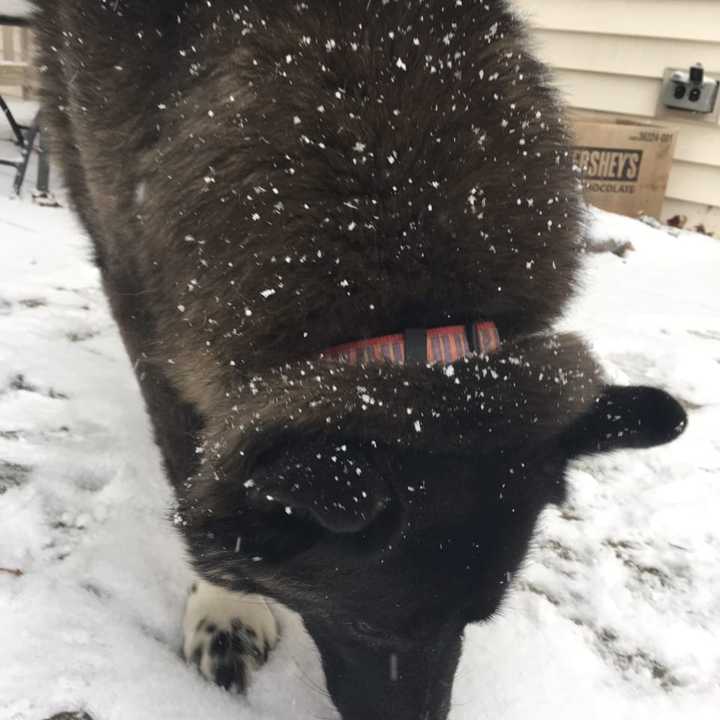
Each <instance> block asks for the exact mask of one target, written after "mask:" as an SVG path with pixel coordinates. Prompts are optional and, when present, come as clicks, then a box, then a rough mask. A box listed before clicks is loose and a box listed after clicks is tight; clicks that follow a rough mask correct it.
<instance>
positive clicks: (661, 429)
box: [36, 0, 686, 720]
mask: <svg viewBox="0 0 720 720" xmlns="http://www.w3.org/2000/svg"><path fill="white" fill-rule="evenodd" d="M36 4H37V14H36V28H37V35H38V43H39V47H40V49H39V63H40V68H41V79H42V101H43V114H44V115H43V117H44V120H43V124H44V130H45V131H46V133H47V135H48V136H49V138H50V140H51V145H52V148H53V149H54V151H55V153H56V155H57V157H58V158H59V160H60V161H61V163H62V165H63V168H64V173H65V178H66V182H67V185H68V187H69V190H70V195H71V198H72V201H73V203H74V206H75V209H76V211H77V213H78V215H79V216H80V218H81V220H82V222H83V224H84V225H85V227H86V228H87V231H88V233H89V235H90V237H91V239H92V243H93V247H94V253H95V259H96V262H97V265H98V267H99V268H100V271H101V274H102V281H103V285H104V289H105V292H106V294H107V297H108V299H109V301H110V305H111V308H112V311H113V314H114V317H115V319H116V321H117V324H118V326H119V328H120V331H121V333H122V336H123V339H124V342H125V345H126V347H127V351H128V354H129V356H130V358H131V360H132V362H133V363H134V366H135V369H136V372H137V377H138V381H139V384H140V387H141V388H142V392H143V395H144V398H145V402H146V405H147V409H148V412H149V414H150V417H151V418H152V421H153V425H154V431H155V435H156V439H157V444H158V445H159V447H160V450H161V451H162V455H163V458H164V463H165V468H166V470H167V475H168V477H169V478H170V480H171V482H172V483H173V485H174V487H175V490H176V495H177V502H178V508H177V514H176V520H177V524H178V527H179V528H180V529H181V531H182V533H183V534H184V536H185V538H186V540H187V545H188V548H189V550H190V553H191V556H192V558H193V561H194V564H195V567H196V569H197V571H198V573H199V575H200V577H201V580H199V581H198V582H197V583H196V584H195V585H194V586H193V588H192V591H191V592H190V595H189V600H188V605H187V611H186V616H185V621H184V631H185V643H184V654H185V656H186V658H187V659H188V660H189V661H191V662H193V663H194V664H196V665H197V666H198V667H199V669H200V671H201V672H202V673H203V675H205V676H207V677H208V678H210V679H211V680H213V681H215V682H217V683H219V684H220V685H222V686H224V687H227V688H236V689H238V690H243V689H244V688H245V687H246V685H247V683H248V681H249V679H250V675H251V673H252V672H253V671H255V670H257V669H258V668H259V667H261V666H262V665H263V664H264V662H265V660H266V659H267V657H268V653H270V652H271V651H272V649H273V648H274V647H275V645H276V643H277V642H278V639H279V637H280V630H279V628H278V625H277V621H276V620H275V618H274V616H273V614H272V612H271V610H270V603H272V602H279V603H282V604H284V605H286V606H288V607H289V608H291V609H293V610H295V611H297V612H298V613H299V614H300V615H301V616H302V618H303V621H304V623H305V625H306V627H307V630H308V631H309V633H310V635H311V636H312V638H313V639H314V641H315V643H316V644H317V647H318V648H319V651H320V655H321V659H322V663H323V668H324V671H325V675H326V679H327V687H328V690H329V692H330V695H331V697H332V700H333V701H334V703H335V705H336V706H337V708H338V710H339V712H340V713H341V715H342V717H343V718H344V720H367V719H368V718H375V719H377V720H383V719H384V718H393V720H417V719H418V718H422V719H427V720H444V718H446V716H447V714H448V711H449V707H450V698H451V691H452V685H453V676H454V673H455V669H456V666H457V662H458V658H459V656H460V652H461V647H462V636H463V631H464V628H465V626H466V625H467V624H468V623H473V622H479V621H482V620H484V619H486V618H488V617H490V616H491V615H492V614H493V613H494V612H495V611H496V610H497V608H498V607H499V605H500V603H501V601H502V598H503V596H504V594H505V592H506V590H507V587H508V583H509V582H510V581H511V579H512V576H513V575H514V574H515V573H516V572H517V570H518V568H519V567H520V565H521V563H522V560H523V558H524V557H525V555H526V553H527V550H528V545H529V541H530V538H531V535H532V532H533V529H534V526H535V523H536V520H537V517H538V515H539V513H540V512H541V511H542V510H543V508H544V507H546V505H547V504H548V503H560V502H562V501H563V498H564V497H565V492H566V483H565V471H566V468H567V465H568V463H569V462H570V461H571V460H572V459H573V458H576V457H578V456H581V455H587V454H592V453H600V452H607V451H611V450H614V449H617V448H647V447H651V446H654V445H659V444H662V443H665V442H669V441H671V440H672V439H674V438H675V437H676V436H677V435H679V433H680V432H681V431H682V430H683V428H684V427H685V424H686V416H685V413H684V411H683V410H682V408H681V407H680V405H679V404H678V403H677V402H676V401H675V400H674V399H673V398H671V397H670V396H669V395H667V394H666V393H664V392H663V391H661V390H657V389H652V388H646V387H617V386H612V385H608V384H607V383H606V381H605V380H604V379H603V375H602V372H601V370H600V368H599V366H598V365H597V363H596V362H595V360H594V359H593V357H592V354H591V353H590V351H589V350H588V348H587V347H586V346H585V345H584V343H583V341H582V340H581V339H580V338H578V337H575V336H572V335H555V334H553V333H552V331H551V327H552V324H553V322H554V321H555V320H556V319H557V318H558V316H559V315H560V313H561V312H562V311H563V309H564V308H565V307H566V304H567V303H568V301H569V300H570V299H571V298H572V296H573V293H574V288H575V282H576V277H577V271H578V268H579V264H580V262H581V240H582V234H583V229H582V222H583V215H582V204H581V200H580V197H579V190H578V183H577V179H576V177H575V174H574V170H573V167H572V159H571V156H570V153H569V151H568V133H567V130H566V126H565V121H564V119H563V108H562V104H561V103H560V101H559V100H558V96H557V94H556V92H555V90H554V89H553V87H552V83H551V79H550V77H549V74H548V72H547V70H546V68H545V67H544V66H543V65H542V64H541V63H540V62H539V61H538V60H537V59H535V57H534V56H533V55H532V53H531V52H530V51H529V49H528V48H529V43H528V38H527V33H526V30H525V27H524V26H523V23H522V21H521V20H520V19H519V18H518V17H517V15H516V14H515V13H514V12H513V10H512V8H511V7H510V5H509V4H508V3H507V2H505V1H504V0H462V2H448V1H447V0H368V1H365V2H357V1H356V0H306V1H305V2H295V1H293V2H288V1H286V0H244V2H239V1H235V0H209V1H208V2H199V1H198V2H188V1H186V0H164V1H162V0H158V1H157V2H147V0H36Z"/></svg>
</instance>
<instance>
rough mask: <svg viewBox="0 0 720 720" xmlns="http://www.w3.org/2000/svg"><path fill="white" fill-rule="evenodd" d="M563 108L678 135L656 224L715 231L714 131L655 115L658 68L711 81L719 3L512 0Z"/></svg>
mask: <svg viewBox="0 0 720 720" xmlns="http://www.w3.org/2000/svg"><path fill="white" fill-rule="evenodd" d="M514 2H515V5H516V7H517V8H518V10H519V11H520V12H521V13H522V14H523V15H524V16H525V17H526V18H527V19H528V22H529V24H530V26H531V29H532V31H533V32H532V38H533V42H534V44H535V48H536V52H537V53H538V55H539V56H540V57H541V58H542V59H543V60H545V61H546V62H547V63H548V64H549V65H551V66H552V67H553V68H554V70H555V78H556V82H557V84H558V86H559V87H560V89H561V91H562V92H563V93H564V94H565V96H566V98H567V100H568V102H569V103H570V105H571V106H572V107H573V108H575V109H577V110H579V111H582V112H583V113H587V112H590V113H592V114H593V115H596V116H598V118H602V117H607V116H608V115H614V116H618V115H619V116H622V117H626V118H628V119H636V120H645V121H655V122H658V121H659V122H662V123H666V124H669V125H673V126H674V127H676V128H677V129H678V130H679V133H680V134H679V139H678V145H677V150H676V154H675V162H674V164H673V170H672V173H671V175H670V183H669V185H668V190H667V200H666V203H665V207H664V208H663V219H667V218H669V217H671V216H673V215H676V214H682V215H687V216H688V218H689V220H690V223H691V224H700V223H702V224H704V225H705V226H706V227H707V228H708V229H709V230H714V231H715V232H716V233H718V234H720V124H719V123H717V122H687V121H684V120H683V119H682V118H679V117H677V116H675V115H673V116H672V117H661V118H660V119H659V120H658V119H657V118H656V112H657V106H658V98H659V97H660V92H661V87H662V77H663V72H664V70H665V68H666V67H688V66H689V65H691V64H693V63H695V62H702V63H703V65H704V66H705V68H706V70H707V71H708V73H709V74H711V75H715V76H717V77H720V2H719V1H718V0H514Z"/></svg>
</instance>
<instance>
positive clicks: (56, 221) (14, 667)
mask: <svg viewBox="0 0 720 720" xmlns="http://www.w3.org/2000/svg"><path fill="white" fill-rule="evenodd" d="M0 181H2V182H3V185H2V188H0V192H5V190H4V188H5V181H4V179H3V177H0ZM8 187H9V185H8ZM594 233H595V235H596V237H597V239H599V240H602V239H603V238H614V239H624V238H628V239H631V240H632V242H633V244H634V246H635V248H636V251H635V252H632V253H630V254H628V256H627V257H626V259H625V260H621V259H620V258H618V257H616V256H614V255H611V254H601V255H590V256H589V257H588V263H587V275H586V279H585V291H584V293H583V295H582V298H581V299H580V301H579V302H578V303H577V304H576V306H575V307H574V308H573V310H572V312H571V313H570V314H569V316H568V318H567V320H566V321H565V323H564V325H566V326H567V327H571V328H575V329H580V330H582V331H583V332H584V333H585V334H586V335H587V336H588V337H589V338H590V339H591V340H592V342H593V343H594V345H595V347H596V350H597V352H598V354H599V355H600V357H601V358H602V359H603V361H604V363H605V365H606V367H607V369H608V372H609V373H610V374H611V376H613V377H614V378H615V379H616V380H618V381H620V382H641V383H652V384H656V385H659V386H662V387H665V388H666V389H668V390H670V391H671V392H673V393H674V394H675V395H676V396H677V397H679V398H680V399H681V400H682V402H683V403H684V404H685V406H686V407H687V408H688V409H689V412H690V427H689V430H688V431H687V433H686V434H685V435H684V436H683V437H682V438H681V439H680V440H679V441H678V442H676V443H675V444H673V445H671V446H668V447H665V448H660V449H657V450H653V451H648V452H644V453H641V452H633V453H618V454H616V455H614V456H608V457H605V458H602V459H595V460H592V461H584V462H579V463H577V464H576V466H575V467H574V469H573V471H572V476H571V484H572V494H571V500H570V502H569V503H568V504H567V506H565V507H563V508H560V509H552V510H550V511H548V512H547V513H546V515H545V516H544V519H543V523H542V529H541V532H540V533H539V535H538V537H537V542H536V548H535V551H534V554H533V557H532V560H531V561H530V562H528V563H527V565H526V568H525V570H524V573H523V574H522V577H521V578H520V579H519V580H518V582H517V584H516V587H515V589H514V593H513V595H512V597H511V598H510V600H509V601H508V602H507V603H506V604H505V606H504V607H503V609H502V612H501V613H500V614H499V615H498V617H497V618H496V619H494V620H493V621H492V622H490V623H487V624H485V625H483V626H479V627H475V628H472V629H469V630H468V633H467V643H466V650H465V653H464V656H463V659H462V662H461V666H460V669H459V673H458V679H457V682H456V688H455V694H454V708H453V711H452V714H451V718H452V720H482V719H485V718H487V719H488V720H528V718H532V719H533V720H545V719H548V720H549V719H550V718H552V720H557V719H558V718H583V719H584V720H585V719H587V720H593V719H595V718H598V719H600V718H602V720H607V719H608V718H612V719H613V720H618V719H620V720H622V719H625V718H627V719H631V718H632V720H642V719H644V718H647V719H648V720H650V719H652V720H670V719H672V720H680V718H683V719H684V718H692V719H693V720H704V719H705V718H707V719H708V720H709V719H710V718H713V719H714V720H717V718H718V716H719V713H720V562H719V561H718V560H719V555H720V521H719V518H720V435H719V433H718V427H720V294H719V293H718V288H719V287H720V242H718V241H713V240H711V239H709V238H705V237H701V236H698V235H692V234H688V233H685V234H681V235H680V236H679V237H672V236H670V235H668V234H665V233H663V232H660V231H657V230H653V229H651V228H649V227H647V226H645V225H643V224H641V223H637V222H633V221H629V220H626V219H621V218H618V217H616V216H611V215H606V214H599V213H598V214H597V215H596V220H595V223H594ZM88 254H89V253H88V244H87V241H86V239H85V238H84V237H83V234H82V232H81V231H80V230H79V228H78V227H77V225H76V224H75V222H74V221H73V220H72V218H71V216H70V214H69V213H68V212H67V211H66V210H54V209H37V208H35V207H34V206H32V205H31V204H29V203H27V202H24V201H9V200H4V199H0V567H2V568H4V569H5V570H17V571H18V573H17V574H11V573H8V572H5V571H0V647H1V648H2V649H3V653H2V663H1V664H0V720H43V719H44V718H47V717H48V716H50V715H52V714H54V713H56V712H60V711H62V710H75V709H85V710H87V711H88V712H90V713H91V714H92V716H93V717H94V718H95V720H116V719H117V720H145V718H147V719H148V720H150V719H151V718H152V720H185V719H188V720H190V719H191V718H192V719H193V720H195V719H196V718H200V717H201V718H203V719H204V720H228V719H230V718H233V719H236V720H261V719H267V720H273V719H276V720H280V719H282V720H285V719H286V718H289V717H292V718H303V719H304V718H316V717H321V718H329V717H332V711H331V710H330V709H329V707H328V705H327V701H326V700H325V697H324V694H323V691H322V679H321V677H322V676H321V673H320V670H319V663H318V658H317V655H316V652H315V650H314V647H313V645H312V643H311V641H310V640H309V638H308V636H307V635H305V633H304V632H303V630H302V628H301V626H300V624H299V622H298V621H297V619H296V618H293V617H291V616H289V615H287V614H283V615H282V619H283V625H284V635H285V637H284V640H283V642H282V644H281V646H280V648H279V649H278V650H277V652H276V653H275V654H274V656H273V657H272V659H271V662H270V664H269V665H268V666H267V667H266V669H265V670H264V671H263V672H262V673H261V674H260V675H259V676H258V677H257V680H256V682H255V684H254V686H253V688H252V691H251V693H250V696H249V699H248V700H245V699H242V698H238V697H235V696H231V695H228V694H226V693H225V692H223V691H221V690H219V689H217V688H215V687H213V686H211V685H209V684H208V683H206V682H205V681H204V680H203V679H202V678H200V677H199V676H198V675H197V674H196V673H195V672H194V671H193V670H191V669H189V668H188V667H186V666H185V665H184V663H183V662H182V661H181V660H180V659H179V657H178V650H179V647H180V635H179V628H180V614H181V609H182V604H183V600H184V593H185V591H186V588H187V586H188V583H189V572H188V569H187V567H186V564H185V562H184V560H183V552H182V548H181V545H180V542H179V540H178V538H177V537H176V534H175V532H174V530H173V528H172V526H171V524H170V523H169V522H168V521H167V520H166V515H167V511H168V508H169V506H170V504H171V501H172V498H171V493H170V489H169V487H168V486H167V484H166V483H165V480H164V479H163V477H162V473H161V469H160V463H159V459H158V453H157V451H156V450H155V448H154V447H153V444H152V442H151V440H150V430H149V426H148V422H147V419H146V417H145V415H144V411H143V408H142V405H141V401H140V396H139V393H138V390H137V388H136V386H135V382H134V379H133V376H132V373H131V369H130V367H129V364H128V361H127V360H126V357H125V354H124V352H123V348H122V346H121V343H120V340H119V338H118V334H117V332H116V329H115V327H114V325H113V323H112V321H111V319H110V317H109V314H108V310H107V307H106V304H105V301H104V299H103V296H102V294H101V292H100V290H99V286H98V275H97V272H96V271H95V269H94V268H93V266H92V265H91V264H90V263H89V262H88ZM368 720H371V719H368Z"/></svg>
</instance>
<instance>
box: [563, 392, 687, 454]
mask: <svg viewBox="0 0 720 720" xmlns="http://www.w3.org/2000/svg"><path fill="white" fill-rule="evenodd" d="M686 426H687V415H686V413H685V411H684V410H683V408H682V407H681V406H680V404H679V403H678V402H677V401H676V400H675V399H674V398H672V397H671V396H670V395H668V394H667V393H666V392H663V391H662V390H658V389H656V388H650V387H642V386H631V387H619V386H615V385H612V386H608V387H606V388H605V390H604V392H603V393H602V395H600V396H599V397H598V398H596V399H595V401H594V403H593V405H592V406H591V407H590V409H589V410H588V411H587V412H586V413H585V414H584V415H582V416H581V417H580V418H579V419H578V420H577V421H576V422H575V423H574V424H573V425H572V426H571V427H570V428H569V429H568V430H567V431H566V432H565V433H564V434H563V436H562V438H561V445H562V447H563V449H564V450H565V451H566V453H567V455H568V456H569V457H576V456H578V455H592V454H595V453H601V452H608V451H611V450H619V449H622V448H649V447H654V446H656V445H664V444H665V443H669V442H671V441H672V440H674V439H675V438H676V437H678V436H679V435H680V434H681V433H682V432H683V430H685V427H686Z"/></svg>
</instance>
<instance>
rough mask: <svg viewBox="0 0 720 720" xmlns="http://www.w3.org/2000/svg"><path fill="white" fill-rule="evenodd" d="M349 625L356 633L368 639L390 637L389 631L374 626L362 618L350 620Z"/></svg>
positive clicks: (385, 638)
mask: <svg viewBox="0 0 720 720" xmlns="http://www.w3.org/2000/svg"><path fill="white" fill-rule="evenodd" d="M350 627H351V628H352V630H353V632H354V633H355V634H356V635H360V636H361V637H362V638H365V639H368V640H390V638H391V636H390V633H388V632H387V631H385V630H380V629H379V628H375V627H373V626H372V625H370V623H366V622H365V621H364V620H351V621H350Z"/></svg>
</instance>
